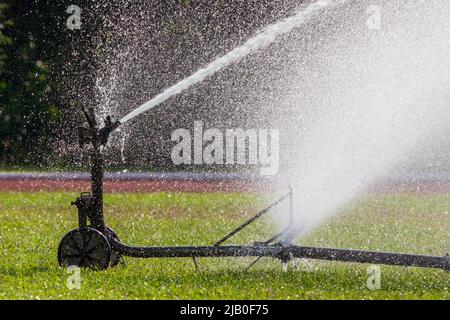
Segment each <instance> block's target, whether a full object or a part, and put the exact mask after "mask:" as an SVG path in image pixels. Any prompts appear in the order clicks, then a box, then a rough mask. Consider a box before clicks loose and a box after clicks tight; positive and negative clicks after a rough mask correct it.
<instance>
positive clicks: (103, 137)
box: [98, 116, 121, 146]
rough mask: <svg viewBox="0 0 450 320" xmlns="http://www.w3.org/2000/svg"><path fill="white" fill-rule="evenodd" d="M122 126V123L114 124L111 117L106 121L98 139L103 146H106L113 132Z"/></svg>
mask: <svg viewBox="0 0 450 320" xmlns="http://www.w3.org/2000/svg"><path fill="white" fill-rule="evenodd" d="M120 125H121V123H120V121H115V122H113V121H112V119H111V117H110V116H107V117H106V119H105V126H104V127H103V128H101V129H100V130H99V131H98V138H99V140H100V144H101V145H102V146H104V145H106V144H107V143H108V140H109V135H110V134H111V132H113V131H114V130H116V129H117V128H118V127H119V126H120Z"/></svg>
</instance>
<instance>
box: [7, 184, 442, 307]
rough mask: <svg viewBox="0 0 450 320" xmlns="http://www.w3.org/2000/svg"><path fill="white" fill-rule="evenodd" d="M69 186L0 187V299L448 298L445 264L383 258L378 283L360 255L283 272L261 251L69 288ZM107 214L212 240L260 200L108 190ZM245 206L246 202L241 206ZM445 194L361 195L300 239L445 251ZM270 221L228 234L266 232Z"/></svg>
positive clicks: (116, 272) (111, 273)
mask: <svg viewBox="0 0 450 320" xmlns="http://www.w3.org/2000/svg"><path fill="white" fill-rule="evenodd" d="M75 197H76V194H70V193H27V194H24V193H0V251H1V254H0V298H2V299H320V298H322V299H450V293H449V286H450V279H449V273H448V272H446V271H442V270H432V269H429V270H425V269H418V268H403V267H388V266H382V267H381V272H382V274H381V289H380V290H369V289H367V287H366V281H367V278H368V275H367V268H368V266H367V265H359V264H348V263H337V262H322V261H302V263H301V264H300V267H299V269H298V270H291V271H289V272H287V273H282V272H281V267H280V263H279V262H277V261H275V260H272V259H264V260H263V261H262V262H261V263H260V264H258V265H256V266H255V268H254V269H252V270H250V271H249V272H243V269H244V268H245V266H246V265H247V264H248V263H250V262H251V261H252V259H250V258H240V259H237V258H227V259H199V264H200V267H201V271H202V272H201V273H198V272H196V270H195V268H194V265H193V263H192V260H190V259H144V260H143V259H131V258H125V259H124V260H125V264H126V265H125V266H124V265H120V266H119V267H117V268H114V269H109V270H107V271H102V272H93V271H86V270H83V271H82V272H81V276H82V282H81V289H80V290H69V289H68V287H67V279H68V278H69V277H70V276H71V274H70V273H68V271H67V270H66V269H63V268H59V267H58V265H57V260H56V250H57V246H58V243H59V240H60V239H61V238H62V236H63V235H64V234H65V233H66V232H68V231H69V230H71V229H73V228H75V227H76V226H77V216H76V210H75V208H71V207H70V206H69V205H68V204H69V203H70V201H72V200H74V198H75ZM105 201H106V217H107V222H108V224H109V225H110V226H111V227H112V228H114V229H115V230H116V232H117V233H118V234H119V236H120V237H121V239H122V240H123V241H124V242H125V243H127V244H138V245H188V244H198V245H209V244H212V243H213V242H214V241H215V240H217V239H219V238H220V237H221V236H223V235H224V234H226V233H227V231H229V230H230V229H232V228H233V227H235V226H236V225H238V224H239V223H240V222H241V221H243V220H244V219H245V218H246V217H249V216H250V215H251V213H252V212H254V211H255V210H257V209H258V208H261V207H263V206H264V200H263V199H262V197H260V196H257V195H244V194H237V193H213V194H168V193H159V194H116V195H107V196H106V199H105ZM242 211H248V213H243V212H242ZM449 211H450V197H448V196H444V195H430V196H419V195H385V196H373V197H369V198H365V199H360V200H358V201H356V202H355V203H353V204H351V205H350V206H349V207H348V208H347V209H346V210H344V212H342V214H341V215H340V216H339V217H336V218H334V219H332V220H330V221H328V223H327V224H325V225H323V226H321V227H320V228H318V229H317V230H316V231H315V232H313V233H312V234H310V235H309V236H308V237H306V238H303V239H300V240H299V243H301V244H305V245H318V246H324V247H342V248H345V247H348V248H354V249H369V250H387V251H393V252H406V253H422V254H433V255H443V254H444V253H447V252H449V251H450V242H449V230H450V213H449ZM270 229H272V228H271V227H270V226H269V224H268V223H267V221H262V222H260V223H258V224H257V225H255V226H253V227H252V228H250V229H249V230H247V231H245V232H244V233H243V234H241V235H240V236H238V237H237V238H236V239H234V240H233V241H232V242H234V243H247V242H249V241H256V240H262V239H264V238H267V237H268V236H269V234H270V231H271V230H270Z"/></svg>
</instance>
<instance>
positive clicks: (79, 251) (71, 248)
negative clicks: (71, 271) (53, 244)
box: [58, 228, 111, 270]
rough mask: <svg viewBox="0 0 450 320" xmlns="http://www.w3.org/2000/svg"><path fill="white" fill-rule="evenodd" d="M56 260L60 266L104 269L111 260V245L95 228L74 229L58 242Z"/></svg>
mask: <svg viewBox="0 0 450 320" xmlns="http://www.w3.org/2000/svg"><path fill="white" fill-rule="evenodd" d="M58 262H59V265H60V266H61V267H68V266H77V267H80V268H88V269H93V270H105V269H107V268H108V267H109V265H110V262H111V246H110V245H109V242H108V239H107V238H106V237H105V236H104V235H103V234H102V233H101V232H100V231H98V230H96V229H93V228H83V229H75V230H72V231H70V232H69V233H68V234H66V235H65V236H64V237H63V238H62V240H61V242H60V243H59V247H58Z"/></svg>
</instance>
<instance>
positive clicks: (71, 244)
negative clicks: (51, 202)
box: [58, 109, 450, 270]
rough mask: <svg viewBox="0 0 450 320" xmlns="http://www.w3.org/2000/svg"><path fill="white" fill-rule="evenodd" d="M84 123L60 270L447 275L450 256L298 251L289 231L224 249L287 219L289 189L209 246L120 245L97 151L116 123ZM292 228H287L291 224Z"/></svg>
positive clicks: (290, 200)
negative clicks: (232, 260) (363, 268)
mask: <svg viewBox="0 0 450 320" xmlns="http://www.w3.org/2000/svg"><path fill="white" fill-rule="evenodd" d="M83 113H84V116H85V117H86V120H87V123H86V124H85V125H83V126H82V127H80V128H79V142H80V147H88V148H89V151H90V158H91V177H92V179H91V183H92V190H91V192H90V193H82V194H81V195H80V197H78V198H77V199H76V201H74V202H72V205H73V206H76V207H77V209H78V223H79V227H78V228H77V229H75V230H72V231H70V232H69V233H67V234H66V235H65V236H64V237H63V238H62V240H61V242H60V244H59V247H58V262H59V264H60V266H78V267H82V268H90V269H94V270H104V269H107V268H109V267H114V266H116V265H117V264H119V262H120V261H121V257H122V256H128V257H134V258H183V257H184V258H192V259H193V261H194V264H195V266H196V268H197V270H198V266H197V261H196V258H200V257H207V258H220V257H254V258H255V260H254V261H253V262H252V263H251V264H250V265H249V266H248V268H247V270H248V269H250V268H251V267H252V266H253V265H255V264H256V263H257V262H258V261H259V260H260V259H261V258H263V257H271V258H276V259H279V260H280V261H281V262H282V264H283V266H284V267H285V266H287V263H288V262H289V261H290V260H292V259H294V258H305V259H318V260H328V261H343V262H354V263H370V264H386V265H395V266H410V267H422V268H437V269H444V270H450V257H449V256H448V255H446V256H443V257H437V256H425V255H413V254H402V253H386V252H374V251H358V250H348V249H333V248H317V247H305V246H298V245H294V244H292V243H286V242H284V241H281V239H282V238H283V236H284V235H285V234H287V233H288V232H289V231H291V230H290V228H289V227H288V228H286V229H285V230H283V231H281V232H279V233H277V234H275V235H273V236H272V237H271V238H270V239H268V240H266V241H263V242H257V243H253V244H248V245H224V243H225V242H226V241H228V240H229V239H230V238H232V237H233V236H234V235H236V234H237V233H239V232H240V231H242V230H243V229H245V228H246V227H248V226H249V225H251V224H252V223H254V222H255V221H257V220H258V219H259V218H261V217H262V216H264V215H266V214H267V213H269V212H270V211H271V210H272V209H273V208H275V207H277V206H279V205H280V204H281V203H285V202H288V203H289V214H290V217H291V219H292V217H293V212H294V207H293V190H292V189H291V188H289V192H287V193H286V194H285V195H283V196H282V197H280V198H279V199H278V200H276V201H275V202H273V203H272V204H270V205H269V206H268V207H266V208H265V209H264V210H261V211H260V212H258V213H256V214H255V215H254V216H253V217H251V218H250V219H248V220H247V221H245V222H244V223H242V224H241V225H240V226H238V227H237V228H236V229H234V230H233V231H231V232H230V233H228V234H227V235H225V236H224V237H223V238H222V239H220V240H218V241H217V242H216V243H214V244H213V245H211V246H172V247H140V246H130V245H126V244H123V243H122V242H121V241H120V239H119V237H118V236H117V234H116V233H115V232H114V231H113V230H112V229H111V228H109V227H108V226H107V225H106V223H105V219H104V214H103V177H104V176H103V173H104V168H103V167H104V158H103V154H102V149H101V147H102V146H104V145H105V144H106V143H107V142H108V139H109V135H110V134H111V132H113V131H114V130H115V129H117V128H118V127H119V126H120V125H121V123H120V122H118V121H117V122H113V121H112V119H111V117H107V118H106V119H105V121H104V125H103V126H102V127H101V128H100V127H99V125H98V123H97V122H96V120H95V116H94V112H93V110H92V109H90V110H89V111H86V110H83ZM290 225H291V224H290Z"/></svg>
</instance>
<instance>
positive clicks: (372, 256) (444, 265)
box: [109, 238, 450, 270]
mask: <svg viewBox="0 0 450 320" xmlns="http://www.w3.org/2000/svg"><path fill="white" fill-rule="evenodd" d="M109 241H110V243H111V246H112V248H113V250H116V251H118V252H120V253H121V254H123V255H125V256H130V257H135V258H192V257H203V258H208V257H210V258H212V257H273V258H278V259H280V260H283V261H284V260H286V259H290V258H306V259H316V260H331V261H342V262H355V263H371V264H386V265H395V266H410V267H421V268H437V269H444V270H450V258H449V257H434V256H424V255H412V254H401V253H385V252H374V251H358V250H347V249H328V248H314V247H303V246H294V245H290V246H281V245H253V246H187V247H132V246H128V245H125V244H122V243H120V242H119V241H117V240H116V239H112V238H110V239H109Z"/></svg>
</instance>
